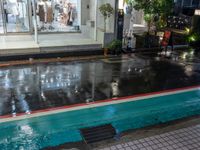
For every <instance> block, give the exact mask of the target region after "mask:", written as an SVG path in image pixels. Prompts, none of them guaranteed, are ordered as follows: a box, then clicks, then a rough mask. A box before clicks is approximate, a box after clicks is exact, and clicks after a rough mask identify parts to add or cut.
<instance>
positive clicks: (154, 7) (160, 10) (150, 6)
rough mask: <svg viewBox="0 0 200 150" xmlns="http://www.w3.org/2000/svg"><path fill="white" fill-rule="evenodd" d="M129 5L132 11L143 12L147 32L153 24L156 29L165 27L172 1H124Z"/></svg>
mask: <svg viewBox="0 0 200 150" xmlns="http://www.w3.org/2000/svg"><path fill="white" fill-rule="evenodd" d="M125 1H126V2H127V3H128V4H130V3H131V5H132V6H133V8H134V9H136V10H143V11H144V19H145V21H147V26H148V32H150V28H151V26H152V25H153V24H154V25H156V26H157V27H163V26H164V25H166V18H167V16H168V15H169V14H171V12H172V8H173V0H125Z"/></svg>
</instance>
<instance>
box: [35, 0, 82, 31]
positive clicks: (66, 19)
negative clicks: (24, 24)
mask: <svg viewBox="0 0 200 150" xmlns="http://www.w3.org/2000/svg"><path fill="white" fill-rule="evenodd" d="M79 4H80V3H79V0H38V1H37V8H36V13H37V22H38V29H39V31H41V32H68V31H77V30H79V25H80V21H79V14H80V13H79V12H80V11H79Z"/></svg>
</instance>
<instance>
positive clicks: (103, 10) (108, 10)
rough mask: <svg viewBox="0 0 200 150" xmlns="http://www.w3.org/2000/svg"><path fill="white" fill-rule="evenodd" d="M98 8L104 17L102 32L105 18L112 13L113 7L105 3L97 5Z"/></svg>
mask: <svg viewBox="0 0 200 150" xmlns="http://www.w3.org/2000/svg"><path fill="white" fill-rule="evenodd" d="M99 10H100V12H101V14H102V15H103V17H104V32H106V20H107V19H108V18H110V16H111V15H113V13H114V9H113V7H112V6H111V5H110V4H109V3H106V4H102V5H101V6H100V7H99Z"/></svg>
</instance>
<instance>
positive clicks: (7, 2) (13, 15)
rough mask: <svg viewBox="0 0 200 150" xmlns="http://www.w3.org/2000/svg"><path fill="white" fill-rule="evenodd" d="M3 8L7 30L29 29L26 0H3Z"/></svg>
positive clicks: (24, 30)
mask: <svg viewBox="0 0 200 150" xmlns="http://www.w3.org/2000/svg"><path fill="white" fill-rule="evenodd" d="M3 8H4V10H5V11H4V12H5V13H4V16H5V17H4V18H5V22H6V28H7V32H28V31H29V15H28V1H27V0H4V3H3Z"/></svg>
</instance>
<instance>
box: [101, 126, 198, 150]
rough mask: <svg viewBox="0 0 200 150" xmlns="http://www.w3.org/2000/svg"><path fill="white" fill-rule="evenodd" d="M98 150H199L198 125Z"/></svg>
mask: <svg viewBox="0 0 200 150" xmlns="http://www.w3.org/2000/svg"><path fill="white" fill-rule="evenodd" d="M99 150H200V124H198V125H195V126H191V127H187V128H182V129H178V130H174V131H171V132H166V133H163V134H159V135H155V136H150V137H146V138H142V139H138V140H133V141H130V142H122V143H120V144H116V145H111V146H108V147H106V148H101V149H99Z"/></svg>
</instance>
